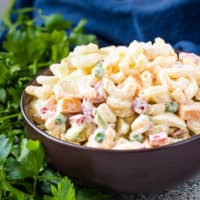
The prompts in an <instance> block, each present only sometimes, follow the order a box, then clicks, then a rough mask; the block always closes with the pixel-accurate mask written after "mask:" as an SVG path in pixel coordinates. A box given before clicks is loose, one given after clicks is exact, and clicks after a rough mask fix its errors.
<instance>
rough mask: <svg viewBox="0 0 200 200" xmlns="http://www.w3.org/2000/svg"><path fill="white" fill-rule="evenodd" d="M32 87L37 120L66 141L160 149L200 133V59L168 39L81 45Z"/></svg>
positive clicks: (94, 145) (43, 128)
mask: <svg viewBox="0 0 200 200" xmlns="http://www.w3.org/2000/svg"><path fill="white" fill-rule="evenodd" d="M50 70H51V72H52V75H51V76H38V77H37V79H36V80H37V82H38V84H39V85H38V86H34V85H31V86H28V87H27V88H26V92H27V93H28V94H29V95H32V96H33V100H32V101H31V103H30V109H29V111H30V116H31V118H32V120H33V121H34V122H35V123H36V124H37V126H38V127H39V128H41V129H42V130H44V131H46V132H47V133H48V134H50V135H52V136H54V137H56V138H59V139H62V140H64V141H68V142H72V143H76V144H80V145H84V146H88V147H95V148H104V149H143V148H153V147H159V146H163V145H167V144H171V143H174V142H177V141H181V140H184V139H187V138H189V137H191V136H193V135H196V134H200V57H198V56H196V55H194V54H190V53H183V52H182V53H179V56H177V54H176V53H175V51H174V49H173V48H172V47H171V46H170V45H169V44H167V43H165V41H164V40H162V39H161V38H156V39H155V42H154V43H151V42H147V43H143V42H137V41H133V42H132V43H131V44H130V45H129V46H108V47H104V48H99V47H98V46H97V45H95V44H89V45H85V46H78V47H76V48H75V49H74V51H73V52H71V53H70V54H69V56H68V57H67V58H65V59H64V60H62V61H61V63H59V64H53V65H51V66H50Z"/></svg>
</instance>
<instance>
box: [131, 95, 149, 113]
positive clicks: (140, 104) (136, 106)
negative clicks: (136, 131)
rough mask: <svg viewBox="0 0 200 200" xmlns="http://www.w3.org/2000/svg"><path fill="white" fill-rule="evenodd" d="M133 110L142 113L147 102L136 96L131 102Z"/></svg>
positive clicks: (147, 105)
mask: <svg viewBox="0 0 200 200" xmlns="http://www.w3.org/2000/svg"><path fill="white" fill-rule="evenodd" d="M132 107H133V110H134V111H135V112H136V113H138V114H144V113H145V112H146V111H147V109H148V108H149V104H148V103H147V102H146V101H144V100H143V99H141V98H139V97H137V98H135V100H134V101H133V104H132Z"/></svg>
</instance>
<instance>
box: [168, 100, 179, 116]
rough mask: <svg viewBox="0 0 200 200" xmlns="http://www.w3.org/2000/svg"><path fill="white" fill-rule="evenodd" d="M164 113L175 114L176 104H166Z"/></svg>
mask: <svg viewBox="0 0 200 200" xmlns="http://www.w3.org/2000/svg"><path fill="white" fill-rule="evenodd" d="M166 111H167V112H172V113H175V112H177V111H178V104H177V103H176V102H175V101H172V102H169V103H167V104H166Z"/></svg>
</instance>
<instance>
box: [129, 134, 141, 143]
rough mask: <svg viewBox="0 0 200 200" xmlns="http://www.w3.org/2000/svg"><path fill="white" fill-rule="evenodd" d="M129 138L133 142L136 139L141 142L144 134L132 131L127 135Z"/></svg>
mask: <svg viewBox="0 0 200 200" xmlns="http://www.w3.org/2000/svg"><path fill="white" fill-rule="evenodd" d="M129 139H130V141H132V142H134V141H137V142H142V141H143V139H144V136H143V135H142V134H138V133H134V132H132V133H131V134H130V136H129Z"/></svg>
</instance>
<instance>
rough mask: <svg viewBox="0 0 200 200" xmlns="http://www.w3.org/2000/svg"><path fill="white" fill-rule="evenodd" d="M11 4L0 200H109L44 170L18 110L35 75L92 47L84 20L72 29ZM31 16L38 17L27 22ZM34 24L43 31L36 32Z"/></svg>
mask: <svg viewBox="0 0 200 200" xmlns="http://www.w3.org/2000/svg"><path fill="white" fill-rule="evenodd" d="M14 3H15V2H14V1H13V0H12V1H11V4H10V7H9V8H8V10H7V11H6V12H5V14H4V19H3V23H2V24H1V25H0V29H1V32H4V33H5V37H4V40H3V41H1V42H0V49H1V50H0V69H1V73H0V199H2V200H3V199H9V200H40V199H41V200H42V199H44V200H76V199H77V200H86V199H88V200H105V199H108V196H107V195H105V194H101V193H99V192H96V191H93V190H91V191H87V190H82V189H81V188H78V187H77V186H75V185H74V184H73V183H72V182H71V180H69V179H68V178H67V177H62V176H61V175H60V174H59V173H57V172H56V171H54V170H53V169H51V168H49V166H48V164H47V163H46V161H45V154H44V150H43V147H42V145H41V144H40V142H39V141H33V140H29V139H27V138H26V134H25V131H24V127H23V120H22V116H21V114H20V110H19V102H20V96H21V93H22V91H23V89H24V88H25V85H26V84H27V82H28V81H30V80H31V79H32V78H33V76H35V75H36V74H37V73H38V72H39V70H40V69H42V68H45V67H48V66H49V65H50V64H51V63H55V62H58V61H60V60H61V59H62V58H63V57H65V56H67V55H68V53H69V51H70V49H71V48H73V47H74V46H76V45H79V44H87V43H89V42H96V37H95V36H94V35H90V34H85V33H84V31H83V27H84V25H85V23H86V21H85V20H81V21H80V22H79V24H78V25H77V26H76V27H72V26H71V23H70V21H67V20H65V19H63V17H62V16H61V15H59V14H53V15H50V16H45V15H43V14H42V11H41V10H40V9H34V10H33V9H32V8H23V9H20V10H13V5H14ZM30 12H35V13H36V14H37V16H36V17H35V18H34V19H32V18H29V15H28V14H29V13H30ZM11 14H14V15H15V16H16V20H14V21H13V20H12V19H11V18H10V16H11ZM38 21H40V22H42V24H43V25H42V26H37V25H36V24H37V22H38Z"/></svg>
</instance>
